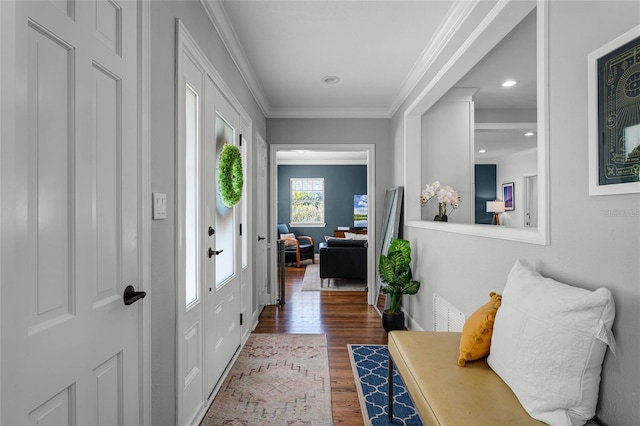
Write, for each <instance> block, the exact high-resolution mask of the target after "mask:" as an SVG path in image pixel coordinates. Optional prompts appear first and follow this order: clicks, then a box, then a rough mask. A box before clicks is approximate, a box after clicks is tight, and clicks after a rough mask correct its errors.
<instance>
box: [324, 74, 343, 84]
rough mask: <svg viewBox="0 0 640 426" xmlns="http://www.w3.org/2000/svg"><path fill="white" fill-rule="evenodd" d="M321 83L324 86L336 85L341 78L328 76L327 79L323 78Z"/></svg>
mask: <svg viewBox="0 0 640 426" xmlns="http://www.w3.org/2000/svg"><path fill="white" fill-rule="evenodd" d="M320 81H322V82H323V83H324V84H336V83H338V82H339V81H340V77H338V76H337V75H327V76H325V77H322V79H321V80H320Z"/></svg>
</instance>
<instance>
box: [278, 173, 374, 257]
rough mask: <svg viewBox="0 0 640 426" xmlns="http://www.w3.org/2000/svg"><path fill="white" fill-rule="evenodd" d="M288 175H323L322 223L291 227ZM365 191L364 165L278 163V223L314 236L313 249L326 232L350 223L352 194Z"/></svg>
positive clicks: (331, 232)
mask: <svg viewBox="0 0 640 426" xmlns="http://www.w3.org/2000/svg"><path fill="white" fill-rule="evenodd" d="M291 178H324V192H325V198H324V207H325V211H324V213H325V223H326V225H325V226H324V227H315V226H314V227H303V226H300V227H292V226H290V225H289V222H290V220H291V190H290V188H291V187H290V179H291ZM366 193H367V166H361V165H323V166H321V165H281V166H278V223H286V224H287V226H288V228H289V231H291V232H293V233H295V234H297V235H307V236H309V237H311V238H313V242H314V244H315V251H316V253H319V251H320V249H319V247H318V245H319V244H320V243H323V242H324V240H325V238H324V237H325V236H331V237H332V236H333V231H334V230H335V229H336V228H337V227H338V226H353V196H354V195H362V194H366Z"/></svg>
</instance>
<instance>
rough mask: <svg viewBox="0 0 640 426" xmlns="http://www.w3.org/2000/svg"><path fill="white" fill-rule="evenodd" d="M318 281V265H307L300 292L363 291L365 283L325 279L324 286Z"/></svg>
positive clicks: (343, 279)
mask: <svg viewBox="0 0 640 426" xmlns="http://www.w3.org/2000/svg"><path fill="white" fill-rule="evenodd" d="M322 284H323V283H322V282H321V280H320V265H317V264H316V265H307V267H306V270H305V271H304V278H303V279H302V291H364V290H366V289H367V283H366V282H365V281H358V280H353V279H350V278H330V279H329V278H325V279H324V285H322Z"/></svg>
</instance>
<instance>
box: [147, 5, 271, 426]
mask: <svg viewBox="0 0 640 426" xmlns="http://www.w3.org/2000/svg"><path fill="white" fill-rule="evenodd" d="M175 18H180V19H181V20H182V21H183V23H184V24H185V26H186V27H187V29H188V30H189V32H190V33H191V35H192V36H193V37H194V38H195V39H196V41H197V43H198V44H199V46H200V48H201V49H202V50H203V51H204V53H205V54H206V55H207V57H208V59H209V60H210V62H211V63H212V64H213V65H214V67H215V68H216V70H217V71H218V73H219V74H220V75H221V76H222V78H223V80H224V81H225V83H226V84H227V85H228V86H229V87H230V88H231V90H232V91H233V94H234V95H235V96H236V98H237V99H238V100H239V101H240V103H241V104H242V106H243V107H244V109H245V110H247V112H248V113H249V115H250V116H251V119H252V120H253V132H254V137H252V138H251V140H253V141H255V140H256V137H255V134H256V133H260V134H262V135H265V134H266V120H265V118H264V116H263V114H262V112H261V110H260V109H259V107H258V105H257V103H256V102H255V100H254V98H253V96H252V95H251V92H250V91H249V89H248V88H247V86H246V84H245V82H244V80H243V79H242V77H241V75H240V74H239V72H238V70H237V68H236V66H235V64H234V63H233V61H232V60H231V57H230V56H229V54H228V52H227V50H226V48H225V47H224V44H223V43H222V41H221V40H220V37H219V36H218V33H217V32H216V30H215V28H214V27H213V25H212V24H211V21H210V20H209V18H208V16H207V14H206V12H205V10H204V8H203V6H202V5H201V3H200V2H198V1H154V2H151V43H150V44H151V112H150V114H151V118H150V121H151V190H152V191H153V192H164V193H166V194H167V204H168V206H167V213H168V217H167V219H166V220H161V221H153V222H152V224H151V279H150V289H149V296H148V298H147V299H148V300H149V302H150V311H151V388H152V389H151V424H153V425H154V426H155V425H174V424H177V421H176V388H177V386H178V384H177V383H176V373H175V359H176V358H175V356H176V354H175V352H176V331H175V325H176V317H175V315H176V314H175V308H176V287H175V286H176V280H175V256H176V253H175V246H176V228H175V222H174V221H175V217H174V214H173V212H174V210H173V208H174V200H175V197H174V196H175V149H176V148H175V144H176V140H175V108H176V102H175V87H176V82H175V70H176V62H175V49H176V48H175V46H176V31H175V27H176V23H175ZM149 196H150V195H149Z"/></svg>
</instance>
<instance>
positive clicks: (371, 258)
mask: <svg viewBox="0 0 640 426" xmlns="http://www.w3.org/2000/svg"><path fill="white" fill-rule="evenodd" d="M292 150H306V151H334V152H353V151H361V152H366V153H367V195H368V201H369V212H368V219H367V220H368V222H369V223H371V224H373V226H369V227H368V228H367V233H368V235H369V248H370V250H367V288H373V286H374V285H376V277H377V276H378V274H377V273H376V271H375V268H376V265H377V259H376V257H375V253H376V250H375V246H376V245H377V235H376V234H377V232H376V183H375V176H376V170H375V169H376V146H375V144H272V145H269V169H270V170H269V175H270V178H269V187H270V191H269V232H268V233H269V242H270V248H271V249H270V251H269V254H268V259H269V265H270V267H269V268H270V273H269V277H270V280H269V290H270V292H271V293H270V296H271V300H270V303H271V304H275V303H276V302H277V296H278V285H277V283H278V277H277V272H278V271H277V267H276V265H277V263H278V253H277V247H276V241H277V240H278V232H277V226H278V202H277V201H278V161H277V154H278V151H292ZM373 294H374V292H372V291H369V292H368V293H367V302H368V303H369V305H375V304H376V300H375V299H374V297H373Z"/></svg>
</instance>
